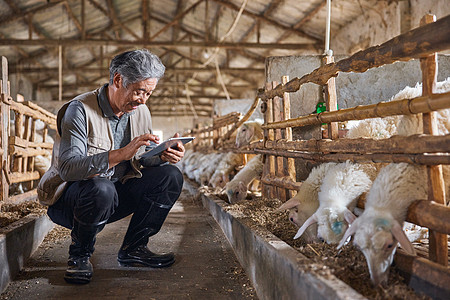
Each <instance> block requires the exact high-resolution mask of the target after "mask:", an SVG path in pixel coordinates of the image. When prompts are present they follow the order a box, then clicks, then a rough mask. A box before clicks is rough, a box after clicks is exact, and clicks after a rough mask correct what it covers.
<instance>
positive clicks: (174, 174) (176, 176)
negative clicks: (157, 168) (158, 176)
mask: <svg viewBox="0 0 450 300" xmlns="http://www.w3.org/2000/svg"><path fill="white" fill-rule="evenodd" d="M163 168H164V170H165V171H166V174H167V177H168V178H170V179H171V180H173V181H174V183H176V184H177V185H178V186H179V187H180V190H181V188H182V186H183V173H181V171H180V169H178V168H177V167H175V166H173V165H167V166H163Z"/></svg>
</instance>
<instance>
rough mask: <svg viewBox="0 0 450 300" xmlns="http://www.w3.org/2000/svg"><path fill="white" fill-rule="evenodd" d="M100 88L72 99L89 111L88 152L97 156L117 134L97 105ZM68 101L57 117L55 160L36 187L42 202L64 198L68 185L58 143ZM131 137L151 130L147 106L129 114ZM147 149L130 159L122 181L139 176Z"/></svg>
mask: <svg viewBox="0 0 450 300" xmlns="http://www.w3.org/2000/svg"><path fill="white" fill-rule="evenodd" d="M98 93H99V89H97V90H95V91H91V92H88V93H84V94H81V95H79V96H77V97H76V98H74V99H73V100H72V101H75V100H78V101H80V102H81V103H82V104H83V106H84V110H85V112H86V124H87V128H86V129H87V137H88V140H87V155H88V156H89V155H94V154H97V153H102V152H106V151H111V150H113V149H114V136H113V133H112V131H111V127H110V125H109V119H108V118H107V117H104V116H103V112H102V110H101V108H100V106H99V104H98V100H97V96H98ZM69 103H70V102H68V103H66V104H64V105H63V106H62V107H61V109H60V110H59V111H58V116H57V119H56V124H57V129H58V130H57V133H56V139H55V143H54V145H53V154H52V163H51V166H50V168H49V169H48V171H47V172H45V174H44V175H43V176H42V178H41V180H40V181H39V184H38V187H37V193H38V199H39V202H40V203H41V204H43V205H52V204H54V203H55V202H56V201H57V200H58V199H59V197H61V195H62V193H63V192H64V189H65V187H66V182H64V181H63V180H62V179H61V177H60V176H59V167H58V160H59V146H60V141H61V136H60V135H61V121H62V118H63V117H64V114H65V112H66V110H67V107H68V106H69ZM129 122H130V132H131V140H132V139H134V138H135V137H137V136H140V135H142V134H145V133H151V132H152V129H151V128H152V121H151V116H150V111H149V110H148V108H147V106H146V105H139V106H138V107H137V109H136V110H135V112H134V114H132V115H130V117H129ZM144 151H145V147H144V146H143V147H141V148H140V149H139V150H138V151H137V153H136V154H135V156H134V157H133V158H132V159H131V160H130V164H131V170H130V171H129V172H128V173H127V174H125V176H123V177H122V178H121V179H120V181H121V182H125V181H126V180H128V179H130V178H135V177H137V178H140V177H142V173H141V171H140V169H141V164H140V163H139V160H138V157H139V156H140V155H141V154H142V153H143V152H144Z"/></svg>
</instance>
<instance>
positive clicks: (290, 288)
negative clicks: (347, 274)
mask: <svg viewBox="0 0 450 300" xmlns="http://www.w3.org/2000/svg"><path fill="white" fill-rule="evenodd" d="M185 187H186V188H187V189H188V190H189V192H190V193H191V194H192V195H193V196H194V197H201V200H202V203H203V206H204V207H205V208H206V209H207V210H208V211H209V212H210V214H211V215H212V216H213V218H214V219H215V220H216V222H217V223H218V224H219V226H220V227H221V228H222V231H223V232H224V234H225V236H226V237H227V239H228V241H229V242H230V244H231V246H232V248H233V250H234V252H235V254H236V257H237V258H238V260H239V262H240V264H241V266H242V267H243V268H244V270H245V272H246V273H247V275H248V276H249V278H250V280H251V282H252V285H253V287H254V288H255V290H256V293H257V295H258V297H259V299H277V300H278V299H314V300H316V299H324V300H325V299H352V300H353V299H366V298H365V297H364V296H362V295H361V294H359V293H358V292H356V291H355V290H354V289H352V288H351V287H350V286H348V285H347V284H346V283H344V282H343V281H341V280H339V279H338V278H337V277H335V276H334V275H332V274H330V273H329V271H328V270H323V269H321V268H322V266H321V265H317V264H315V263H314V262H312V261H311V260H310V259H308V258H307V257H305V256H304V255H303V254H301V253H300V252H298V251H297V250H295V249H293V248H292V247H291V246H289V245H288V244H287V243H285V242H284V241H282V240H280V239H279V238H277V237H276V236H275V235H273V234H272V233H271V232H269V231H268V230H266V229H265V228H263V227H261V226H258V225H255V224H254V222H252V221H251V220H248V219H246V218H238V217H235V216H233V215H232V214H230V213H229V212H226V211H225V210H224V209H223V205H224V204H225V202H224V201H223V200H221V199H219V198H217V197H213V196H206V195H204V194H201V193H200V192H199V191H198V190H197V188H196V187H194V186H192V185H190V184H189V183H187V182H185ZM252 228H253V229H252Z"/></svg>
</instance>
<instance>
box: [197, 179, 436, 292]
mask: <svg viewBox="0 0 450 300" xmlns="http://www.w3.org/2000/svg"><path fill="white" fill-rule="evenodd" d="M201 191H202V192H203V193H206V194H214V191H213V190H212V189H207V188H206V189H205V187H202V188H201ZM214 195H215V196H217V197H219V198H221V199H222V200H225V201H227V199H226V196H225V195H220V194H214ZM281 204H282V202H281V201H280V200H278V199H272V200H268V199H266V200H263V199H262V198H261V197H252V198H249V199H247V200H244V201H241V202H239V203H237V204H227V205H226V206H225V207H224V209H225V210H226V211H230V212H232V213H233V215H234V216H237V217H243V218H250V219H252V220H253V221H254V222H255V223H256V224H258V225H260V226H262V227H264V228H266V229H267V230H268V231H270V232H272V233H273V234H274V235H275V236H277V237H278V238H279V239H281V240H283V241H284V242H286V243H287V244H289V245H290V246H291V247H293V248H295V249H297V250H298V251H299V252H301V253H302V254H303V255H305V256H306V257H308V258H309V259H311V260H312V261H313V264H312V268H314V269H315V270H317V269H320V273H321V274H322V275H323V274H326V273H329V274H333V275H334V276H336V277H337V278H339V279H340V280H342V281H343V282H345V283H346V284H348V285H349V286H351V287H352V288H353V289H354V290H356V291H357V292H358V293H360V294H361V295H363V296H365V297H367V298H368V299H377V300H378V299H408V300H409V299H430V298H429V297H427V296H426V295H423V294H417V293H416V292H415V291H414V290H413V289H411V288H410V287H408V285H407V284H406V283H405V279H404V278H403V277H402V276H401V275H400V274H399V272H398V270H397V269H396V268H395V266H392V267H391V269H390V272H389V279H388V284H387V285H386V286H378V287H374V286H373V285H372V283H371V281H370V274H369V270H368V268H367V264H366V260H365V258H364V255H363V254H362V252H361V251H359V250H358V249H356V248H355V247H354V246H353V245H352V244H351V243H349V244H347V245H346V246H344V247H343V248H342V249H341V250H340V251H339V250H337V249H336V245H328V244H327V243H311V244H306V243H305V242H303V241H301V240H300V239H297V240H294V239H293V237H294V235H295V234H296V232H297V230H298V228H297V227H296V226H295V225H294V224H292V223H291V222H289V219H288V213H287V212H284V211H281V212H280V211H277V210H276V209H277V208H278V207H279V206H280V205H281ZM318 265H319V266H318ZM320 265H323V267H320ZM315 270H311V271H315Z"/></svg>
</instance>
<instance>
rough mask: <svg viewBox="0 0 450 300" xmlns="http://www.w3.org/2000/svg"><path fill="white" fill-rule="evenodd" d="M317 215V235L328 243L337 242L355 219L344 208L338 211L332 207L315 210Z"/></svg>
mask: <svg viewBox="0 0 450 300" xmlns="http://www.w3.org/2000/svg"><path fill="white" fill-rule="evenodd" d="M316 215H317V216H318V217H317V237H318V238H319V239H320V240H323V241H325V242H327V243H328V244H337V243H339V241H340V240H341V239H342V237H343V236H344V233H345V231H346V230H347V228H348V224H351V223H352V222H353V221H354V220H355V219H356V217H355V215H353V213H352V212H351V211H350V210H348V209H347V208H345V209H344V210H343V211H342V212H338V211H337V210H336V209H333V208H324V209H322V210H320V211H318V212H316Z"/></svg>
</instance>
